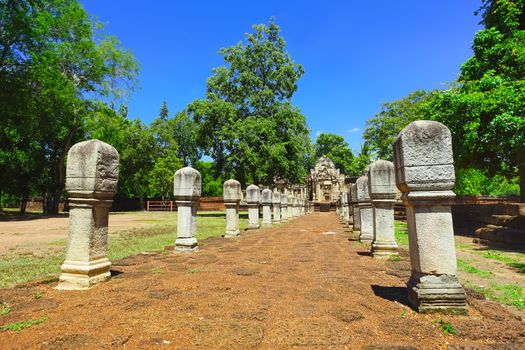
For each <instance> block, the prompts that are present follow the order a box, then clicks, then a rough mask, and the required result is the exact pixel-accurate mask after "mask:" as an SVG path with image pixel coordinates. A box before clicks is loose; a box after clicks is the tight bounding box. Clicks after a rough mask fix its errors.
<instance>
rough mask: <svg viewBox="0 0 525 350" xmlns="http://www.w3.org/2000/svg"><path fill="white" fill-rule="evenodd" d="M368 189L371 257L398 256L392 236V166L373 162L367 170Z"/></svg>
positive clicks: (394, 178)
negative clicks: (370, 220) (370, 205)
mask: <svg viewBox="0 0 525 350" xmlns="http://www.w3.org/2000/svg"><path fill="white" fill-rule="evenodd" d="M368 188H369V190H370V197H371V198H372V208H373V219H374V222H373V223H374V240H373V242H372V256H373V257H388V256H392V255H399V254H398V252H397V243H396V239H395V236H394V205H395V204H396V192H397V191H396V175H395V170H394V164H393V163H392V162H389V161H386V160H378V161H375V162H373V163H372V164H371V165H370V167H369V169H368Z"/></svg>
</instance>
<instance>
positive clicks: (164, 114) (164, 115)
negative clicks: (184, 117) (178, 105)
mask: <svg viewBox="0 0 525 350" xmlns="http://www.w3.org/2000/svg"><path fill="white" fill-rule="evenodd" d="M169 116H170V111H169V109H168V103H167V102H166V101H164V102H162V106H161V107H160V112H159V118H160V119H161V120H162V121H167V120H168V118H169Z"/></svg>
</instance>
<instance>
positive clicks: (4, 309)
mask: <svg viewBox="0 0 525 350" xmlns="http://www.w3.org/2000/svg"><path fill="white" fill-rule="evenodd" d="M10 312H11V308H10V307H9V304H7V303H1V304H0V316H4V315H7V314H8V313H10Z"/></svg>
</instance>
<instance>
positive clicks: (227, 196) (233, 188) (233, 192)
mask: <svg viewBox="0 0 525 350" xmlns="http://www.w3.org/2000/svg"><path fill="white" fill-rule="evenodd" d="M222 190H223V197H224V201H225V202H236V201H240V200H241V199H242V192H241V183H240V182H239V181H237V180H234V179H229V180H226V181H224V184H223V185H222Z"/></svg>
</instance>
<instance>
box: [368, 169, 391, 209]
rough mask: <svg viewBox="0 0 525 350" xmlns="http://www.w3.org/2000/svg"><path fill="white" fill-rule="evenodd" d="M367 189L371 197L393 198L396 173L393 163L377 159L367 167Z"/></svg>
mask: <svg viewBox="0 0 525 350" xmlns="http://www.w3.org/2000/svg"><path fill="white" fill-rule="evenodd" d="M368 189H369V191H370V197H372V199H374V198H376V199H381V198H384V199H395V197H396V193H397V188H396V175H395V170H394V163H392V162H389V161H387V160H377V161H375V162H373V163H372V164H370V166H369V167H368Z"/></svg>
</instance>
